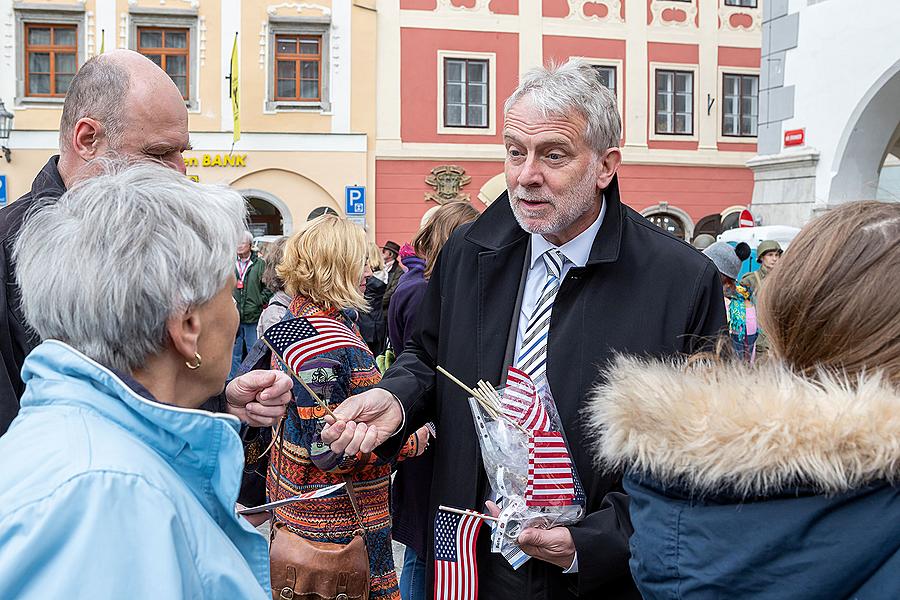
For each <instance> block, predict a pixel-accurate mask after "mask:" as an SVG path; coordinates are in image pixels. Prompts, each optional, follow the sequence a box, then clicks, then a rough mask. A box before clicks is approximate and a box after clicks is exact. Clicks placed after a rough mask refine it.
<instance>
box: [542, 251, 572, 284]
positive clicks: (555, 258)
mask: <svg viewBox="0 0 900 600" xmlns="http://www.w3.org/2000/svg"><path fill="white" fill-rule="evenodd" d="M541 258H543V259H544V264H545V265H546V266H547V275H550V276H552V277H556V278H557V279H559V276H560V273H562V267H563V265H564V264H565V263H566V260H567V259H566V255H565V254H563V253H562V252H560V251H559V250H557V249H556V248H551V249H550V250H547V251H546V252H544V254H542V255H541Z"/></svg>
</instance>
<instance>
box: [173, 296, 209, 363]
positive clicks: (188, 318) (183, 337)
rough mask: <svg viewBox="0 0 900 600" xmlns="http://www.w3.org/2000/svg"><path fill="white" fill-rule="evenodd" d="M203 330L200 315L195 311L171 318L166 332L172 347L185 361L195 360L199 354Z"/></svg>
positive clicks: (191, 310) (188, 311) (187, 311)
mask: <svg viewBox="0 0 900 600" xmlns="http://www.w3.org/2000/svg"><path fill="white" fill-rule="evenodd" d="M201 329H202V325H201V323H200V315H199V314H198V313H197V311H196V310H195V309H188V310H186V311H185V312H183V313H182V314H180V315H174V316H171V317H169V319H168V320H167V321H166V332H167V333H168V334H169V339H170V340H171V341H172V346H173V347H174V348H175V351H176V352H178V354H180V355H181V356H183V357H184V359H185V361H193V360H194V355H195V354H196V353H197V352H198V347H199V341H200V331H201Z"/></svg>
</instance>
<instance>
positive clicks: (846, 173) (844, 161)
mask: <svg viewBox="0 0 900 600" xmlns="http://www.w3.org/2000/svg"><path fill="white" fill-rule="evenodd" d="M898 106H900V61H897V62H895V63H894V64H893V65H892V66H891V68H890V69H888V71H887V72H885V73H884V74H883V75H882V76H881V77H880V78H879V79H878V80H877V81H876V82H875V84H874V85H873V86H872V87H871V88H870V89H869V91H868V92H867V93H866V95H865V96H863V98H862V100H861V101H860V102H859V104H858V105H857V107H856V110H855V111H854V112H853V114H852V115H851V118H850V121H849V122H848V124H847V126H846V127H845V128H844V132H843V135H842V136H841V139H840V142H839V144H838V147H837V151H836V152H835V159H834V164H833V167H832V172H833V173H834V178H833V179H832V181H831V187H830V189H829V194H828V202H829V204H836V203H839V202H846V201H849V200H861V199H865V198H875V197H876V195H877V190H878V182H879V178H880V175H881V168H882V165H884V162H885V158H886V157H887V156H888V154H890V153H891V152H896V151H898V147H900V110H898V109H897V107H898Z"/></svg>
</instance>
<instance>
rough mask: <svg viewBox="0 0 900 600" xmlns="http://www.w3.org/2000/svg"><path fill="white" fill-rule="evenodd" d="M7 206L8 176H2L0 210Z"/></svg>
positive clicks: (0, 182) (0, 179)
mask: <svg viewBox="0 0 900 600" xmlns="http://www.w3.org/2000/svg"><path fill="white" fill-rule="evenodd" d="M4 206H6V175H0V208H3V207H4Z"/></svg>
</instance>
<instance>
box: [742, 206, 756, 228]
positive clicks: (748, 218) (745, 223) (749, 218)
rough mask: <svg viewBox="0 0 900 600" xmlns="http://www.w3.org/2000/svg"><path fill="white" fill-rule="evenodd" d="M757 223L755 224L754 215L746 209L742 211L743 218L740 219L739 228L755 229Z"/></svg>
mask: <svg viewBox="0 0 900 600" xmlns="http://www.w3.org/2000/svg"><path fill="white" fill-rule="evenodd" d="M755 225H756V223H754V222H753V215H752V214H750V211H749V210H747V209H746V208H745V209H744V210H742V211H741V216H740V218H739V219H738V227H753V226H755Z"/></svg>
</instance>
